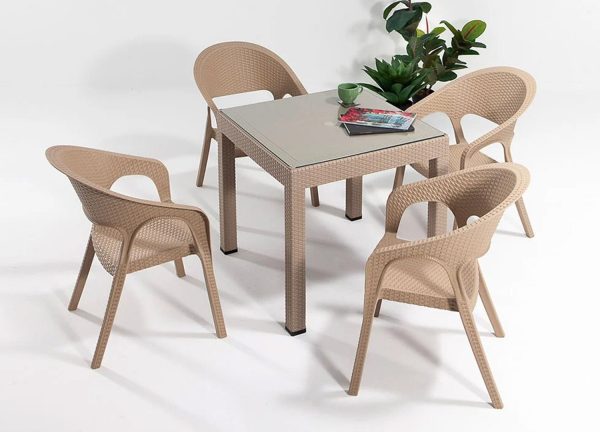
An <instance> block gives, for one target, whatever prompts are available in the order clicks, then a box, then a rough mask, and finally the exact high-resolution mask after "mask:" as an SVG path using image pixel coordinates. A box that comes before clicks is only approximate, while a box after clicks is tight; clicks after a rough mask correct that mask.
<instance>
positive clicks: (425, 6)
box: [402, 0, 431, 13]
mask: <svg viewBox="0 0 600 432" xmlns="http://www.w3.org/2000/svg"><path fill="white" fill-rule="evenodd" d="M402 3H403V4H404V5H405V6H406V7H408V6H409V4H410V3H409V2H408V0H402ZM412 7H413V9H421V10H422V11H423V12H425V13H429V11H431V3H428V2H413V3H412Z"/></svg>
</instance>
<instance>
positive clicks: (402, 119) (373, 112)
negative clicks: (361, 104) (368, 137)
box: [340, 108, 415, 130]
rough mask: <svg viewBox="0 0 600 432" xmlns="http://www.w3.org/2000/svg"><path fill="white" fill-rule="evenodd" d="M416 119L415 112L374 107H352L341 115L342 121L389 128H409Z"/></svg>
mask: <svg viewBox="0 0 600 432" xmlns="http://www.w3.org/2000/svg"><path fill="white" fill-rule="evenodd" d="M414 120H415V114H412V113H407V112H404V111H387V110H381V109H372V108H350V109H349V110H348V111H346V113H345V114H342V115H340V122H342V123H348V124H356V125H364V126H375V127H382V128H388V129H398V130H407V129H408V128H410V126H411V125H412V123H413V121H414Z"/></svg>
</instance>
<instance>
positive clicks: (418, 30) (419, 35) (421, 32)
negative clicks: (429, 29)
mask: <svg viewBox="0 0 600 432" xmlns="http://www.w3.org/2000/svg"><path fill="white" fill-rule="evenodd" d="M421 36H425V32H424V31H423V30H421V29H417V37H418V38H420V37H421Z"/></svg>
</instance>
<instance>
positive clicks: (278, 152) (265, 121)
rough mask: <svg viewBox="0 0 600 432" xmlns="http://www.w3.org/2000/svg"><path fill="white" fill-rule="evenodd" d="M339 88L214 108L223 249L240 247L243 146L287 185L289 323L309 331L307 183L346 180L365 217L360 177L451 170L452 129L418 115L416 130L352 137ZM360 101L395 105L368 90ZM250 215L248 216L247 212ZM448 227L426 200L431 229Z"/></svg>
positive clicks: (350, 201) (357, 213)
mask: <svg viewBox="0 0 600 432" xmlns="http://www.w3.org/2000/svg"><path fill="white" fill-rule="evenodd" d="M337 100H338V97H337V90H329V91H325V92H319V93H311V94H308V95H302V96H297V97H291V98H284V99H280V100H274V101H267V102H261V103H257V104H252V105H245V106H238V107H233V108H226V109H222V110H218V111H215V113H214V114H215V117H216V119H217V124H218V125H219V130H220V132H221V139H220V141H219V220H220V234H221V250H222V251H223V252H225V253H233V252H236V251H237V248H238V244H237V215H236V199H237V198H236V192H235V190H236V169H235V149H236V148H239V149H241V150H242V151H244V153H245V154H247V155H248V156H249V157H250V158H252V160H254V161H255V162H256V163H257V164H258V165H260V166H261V167H262V168H263V169H264V170H265V171H266V172H268V173H269V174H270V175H271V176H272V177H273V178H274V179H275V180H277V181H278V182H279V183H280V184H282V185H283V189H284V202H285V204H284V207H285V328H286V329H287V331H288V332H289V333H290V334H291V335H298V334H301V333H304V332H305V331H306V258H305V250H306V234H305V233H306V231H305V222H306V209H305V192H306V189H308V188H310V187H315V186H318V185H323V184H327V183H332V182H335V181H345V182H346V217H347V218H348V219H350V220H352V221H355V220H358V219H360V218H361V217H362V176H364V175H367V174H370V173H374V172H378V171H383V170H387V169H392V168H396V167H398V166H401V165H406V164H410V163H414V162H424V163H428V164H429V167H430V172H431V173H432V176H435V175H441V174H446V173H447V164H448V147H449V146H448V136H447V135H445V134H444V133H443V132H441V131H439V130H437V129H435V128H434V127H432V126H430V125H428V124H426V123H423V122H422V121H420V120H416V121H415V130H414V132H408V133H401V134H384V135H377V136H376V135H363V136H353V137H350V136H348V135H347V134H346V132H344V129H343V128H342V127H340V125H338V124H337V121H336V120H337V118H338V116H339V114H340V113H341V112H342V111H344V110H345V109H344V108H342V107H341V106H340V105H339V104H338V102H337ZM357 100H358V102H359V103H361V104H362V105H363V106H369V107H373V108H381V109H390V108H394V107H393V106H391V105H389V104H388V103H387V102H386V101H385V99H383V98H381V97H380V96H379V95H377V94H375V93H374V92H371V91H370V90H365V91H363V92H362V93H361V95H360V96H359V98H358V99H357ZM242 216H243V217H245V218H251V217H252V216H251V215H242ZM445 231H446V211H445V209H444V208H443V206H441V205H438V204H436V203H431V204H430V205H429V214H428V232H429V233H430V234H431V235H433V234H435V233H437V232H445Z"/></svg>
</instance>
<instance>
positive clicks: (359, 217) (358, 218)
mask: <svg viewBox="0 0 600 432" xmlns="http://www.w3.org/2000/svg"><path fill="white" fill-rule="evenodd" d="M346 219H348V220H349V221H352V222H354V221H357V220H360V219H362V215H360V216H358V217H355V218H351V217H350V216H348V215H346Z"/></svg>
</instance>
